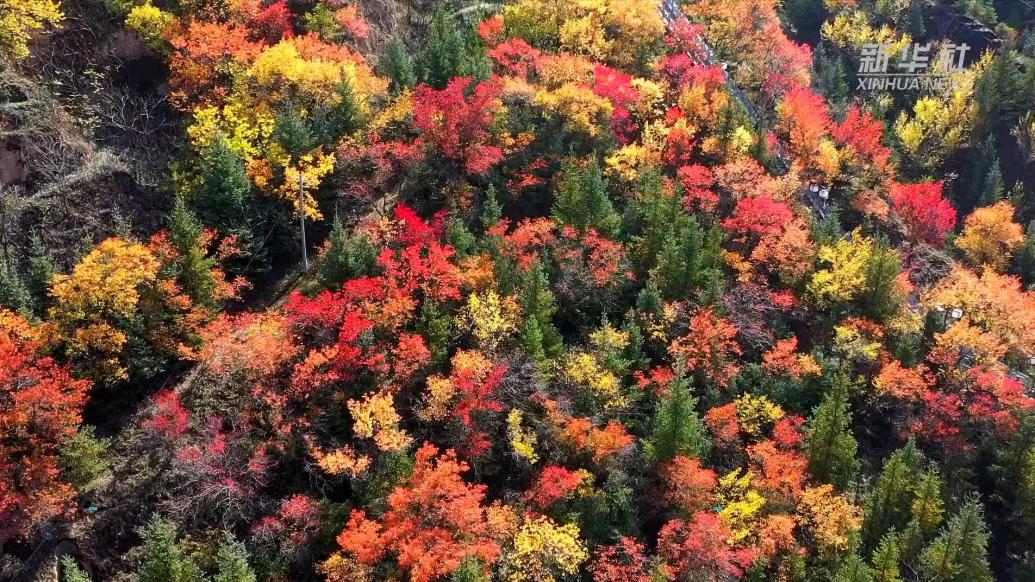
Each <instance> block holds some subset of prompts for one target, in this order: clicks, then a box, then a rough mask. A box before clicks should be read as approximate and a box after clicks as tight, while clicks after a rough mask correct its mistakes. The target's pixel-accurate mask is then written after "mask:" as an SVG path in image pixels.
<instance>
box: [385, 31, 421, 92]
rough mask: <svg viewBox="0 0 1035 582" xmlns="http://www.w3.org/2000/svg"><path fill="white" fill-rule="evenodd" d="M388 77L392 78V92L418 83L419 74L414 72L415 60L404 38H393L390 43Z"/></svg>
mask: <svg viewBox="0 0 1035 582" xmlns="http://www.w3.org/2000/svg"><path fill="white" fill-rule="evenodd" d="M386 68H387V69H388V78H389V79H391V80H392V92H393V93H399V92H400V91H403V90H404V89H409V88H411V87H413V86H414V85H416V84H417V75H416V73H414V72H413V61H412V59H410V52H409V50H408V49H407V48H406V44H405V43H403V41H402V39H399V38H395V39H392V43H391V44H390V45H388V64H387V67H386Z"/></svg>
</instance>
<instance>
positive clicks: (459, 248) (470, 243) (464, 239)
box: [446, 215, 478, 257]
mask: <svg viewBox="0 0 1035 582" xmlns="http://www.w3.org/2000/svg"><path fill="white" fill-rule="evenodd" d="M446 236H447V237H448V238H449V244H450V245H452V246H453V249H454V250H456V253H457V255H459V256H460V257H467V256H470V254H471V253H473V252H474V250H475V246H477V244H478V239H477V238H475V236H474V233H472V232H471V231H470V230H468V229H467V225H465V224H464V221H463V220H461V219H460V218H459V217H457V216H456V215H453V216H451V217H450V218H449V222H447V223H446Z"/></svg>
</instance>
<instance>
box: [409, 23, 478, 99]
mask: <svg viewBox="0 0 1035 582" xmlns="http://www.w3.org/2000/svg"><path fill="white" fill-rule="evenodd" d="M418 62H419V69H420V77H421V80H422V81H423V82H424V83H425V84H427V85H429V86H431V87H434V88H436V89H442V88H444V87H445V86H446V85H447V84H448V83H449V81H451V80H452V79H453V78H454V77H466V76H472V77H474V78H475V80H476V81H479V80H482V79H485V78H487V77H488V75H487V73H488V70H489V66H488V65H489V63H488V57H487V56H486V54H485V48H484V47H483V46H481V44H480V43H478V42H477V41H476V40H475V39H474V34H473V33H472V31H471V30H470V29H469V28H468V27H466V26H464V25H463V24H462V23H460V22H459V21H457V19H456V17H455V16H454V15H453V14H452V13H451V12H450V11H449V9H448V8H447V7H446V6H439V7H438V8H437V9H436V10H435V13H434V14H433V15H432V17H431V24H430V26H429V28H428V37H427V42H426V44H425V49H424V52H423V53H421V55H420V59H419V61H418Z"/></svg>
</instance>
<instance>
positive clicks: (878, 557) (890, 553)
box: [871, 530, 902, 582]
mask: <svg viewBox="0 0 1035 582" xmlns="http://www.w3.org/2000/svg"><path fill="white" fill-rule="evenodd" d="M899 560H900V550H899V535H898V534H897V533H895V531H894V530H892V531H890V532H888V533H887V534H885V536H884V537H883V538H881V541H880V545H878V546H877V549H876V550H874V552H873V559H872V560H871V561H872V562H873V582H902V575H901V571H900V570H899Z"/></svg>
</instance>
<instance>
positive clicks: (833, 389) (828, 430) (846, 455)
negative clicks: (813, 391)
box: [805, 371, 858, 490]
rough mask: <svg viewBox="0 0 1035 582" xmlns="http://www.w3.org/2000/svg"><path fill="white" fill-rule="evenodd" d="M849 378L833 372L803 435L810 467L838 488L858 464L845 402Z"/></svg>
mask: <svg viewBox="0 0 1035 582" xmlns="http://www.w3.org/2000/svg"><path fill="white" fill-rule="evenodd" d="M849 382H850V380H849V378H848V375H847V374H846V373H845V372H842V371H836V372H834V376H833V379H832V382H831V386H830V390H829V391H828V392H827V394H826V396H824V397H823V400H822V402H820V404H819V406H817V407H816V410H815V412H814V413H813V415H812V419H811V420H809V424H808V428H807V430H806V435H807V436H806V438H805V454H806V456H807V457H808V459H809V471H810V472H811V473H812V475H813V476H815V477H816V478H817V479H819V480H820V481H823V482H826V483H831V484H833V485H834V486H835V487H837V488H838V489H841V490H844V489H845V488H846V487H847V486H848V484H849V482H850V481H851V480H852V478H853V477H854V475H855V470H856V467H857V465H858V460H857V459H856V450H857V449H858V444H857V443H856V441H855V437H854V436H852V432H851V424H852V414H851V412H850V410H849V405H848V386H849Z"/></svg>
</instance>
